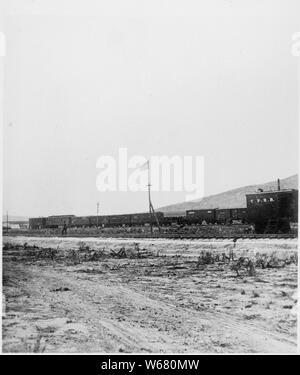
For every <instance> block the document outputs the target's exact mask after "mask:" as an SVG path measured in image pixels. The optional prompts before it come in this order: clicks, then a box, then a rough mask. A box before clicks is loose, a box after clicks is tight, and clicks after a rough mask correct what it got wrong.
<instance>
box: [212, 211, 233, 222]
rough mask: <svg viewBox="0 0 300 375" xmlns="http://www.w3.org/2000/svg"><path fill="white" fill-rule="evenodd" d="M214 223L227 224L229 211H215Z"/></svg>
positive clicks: (229, 219)
mask: <svg viewBox="0 0 300 375" xmlns="http://www.w3.org/2000/svg"><path fill="white" fill-rule="evenodd" d="M216 222H217V223H218V224H228V223H230V222H231V209H230V208H223V209H216Z"/></svg>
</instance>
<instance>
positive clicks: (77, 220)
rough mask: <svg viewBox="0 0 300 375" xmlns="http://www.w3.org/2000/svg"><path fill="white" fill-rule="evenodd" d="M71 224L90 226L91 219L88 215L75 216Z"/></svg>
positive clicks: (74, 225) (73, 225)
mask: <svg viewBox="0 0 300 375" xmlns="http://www.w3.org/2000/svg"><path fill="white" fill-rule="evenodd" d="M71 225H72V227H88V226H89V225H90V220H89V218H88V216H74V217H73V218H72V223H71Z"/></svg>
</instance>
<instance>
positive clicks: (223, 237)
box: [4, 232, 298, 240]
mask: <svg viewBox="0 0 300 375" xmlns="http://www.w3.org/2000/svg"><path fill="white" fill-rule="evenodd" d="M4 235H9V236H13V237H14V236H20V235H22V236H25V237H28V236H29V237H31V236H33V237H45V236H46V237H51V236H55V237H61V238H68V237H78V238H81V237H91V238H97V237H102V238H149V239H151V238H153V239H158V238H162V239H211V240H227V239H232V240H234V239H237V240H239V239H293V238H298V235H297V234H296V233H273V234H271V233H269V234H256V233H251V234H246V233H243V234H230V235H222V234H220V235H216V234H211V235H209V234H206V235H199V234H194V233H181V232H177V233H159V232H157V233H152V234H151V233H109V232H98V233H72V232H69V233H68V234H67V235H61V234H57V233H56V234H45V233H42V232H35V233H32V232H22V233H20V232H10V233H8V234H7V233H4Z"/></svg>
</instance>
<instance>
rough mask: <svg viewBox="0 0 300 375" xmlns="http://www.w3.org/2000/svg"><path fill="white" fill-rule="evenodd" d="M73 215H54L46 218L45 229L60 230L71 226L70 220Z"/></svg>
mask: <svg viewBox="0 0 300 375" xmlns="http://www.w3.org/2000/svg"><path fill="white" fill-rule="evenodd" d="M74 217H75V216H74V215H54V216H48V217H47V218H46V223H45V227H46V228H60V227H62V226H64V224H66V225H67V226H68V227H70V226H72V219H73V218H74Z"/></svg>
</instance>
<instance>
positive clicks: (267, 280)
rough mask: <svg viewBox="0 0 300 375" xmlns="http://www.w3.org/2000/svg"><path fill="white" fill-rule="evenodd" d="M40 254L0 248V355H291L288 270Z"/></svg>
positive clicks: (293, 279)
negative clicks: (0, 284) (0, 306)
mask: <svg viewBox="0 0 300 375" xmlns="http://www.w3.org/2000/svg"><path fill="white" fill-rule="evenodd" d="M39 251H40V248H30V249H28V248H26V247H25V248H23V247H21V246H11V247H10V248H7V249H4V250H3V293H4V296H5V298H4V300H3V309H4V317H3V321H2V323H3V332H2V336H3V352H76V353H78V352H114V353H115V352H118V353H119V352H128V353H129V352H130V353H131V352H135V353H136V352H138V353H143V352H145V353H147V352H151V353H153V352H155V353H170V352H172V353H207V352H209V353H228V352H229V353H244V352H253V353H254V352H259V353H292V352H296V350H297V347H296V328H297V313H296V304H297V265H296V264H293V263H291V264H288V265H286V266H284V267H279V268H266V269H261V268H259V269H256V273H255V275H253V276H249V274H248V273H247V272H246V271H245V270H242V272H241V273H240V276H237V273H236V272H235V269H234V267H232V265H230V264H226V263H224V262H223V263H222V262H215V263H213V264H207V265H199V264H198V265H197V260H195V259H191V258H185V257H181V256H178V255H177V256H173V255H171V256H165V255H159V253H152V254H149V253H141V254H139V256H140V257H138V256H134V255H132V254H131V255H132V256H128V253H127V257H124V258H119V257H117V256H114V253H111V254H102V255H101V256H98V257H95V256H94V255H93V256H92V257H90V256H89V257H86V255H84V256H82V257H81V258H80V257H77V255H74V253H72V254H73V255H72V256H65V255H64V254H62V255H61V256H57V255H54V256H52V255H51V254H50V256H49V254H48V253H41V254H40V256H36V255H35V253H36V252H39ZM86 251H88V252H89V253H90V249H87V250H86ZM83 252H84V251H83ZM43 255H44V257H43ZM93 257H94V258H93Z"/></svg>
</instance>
